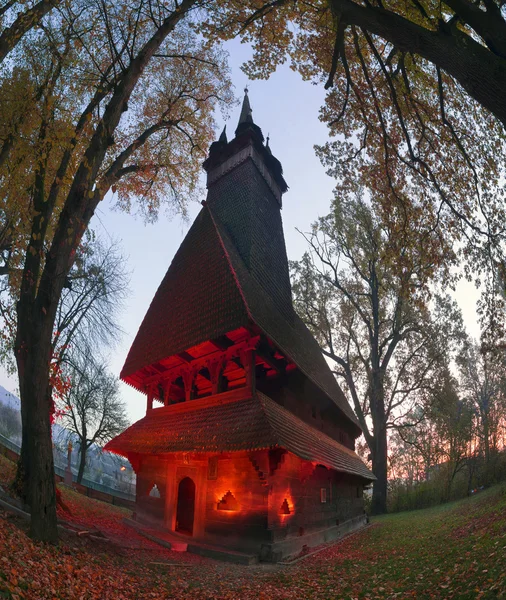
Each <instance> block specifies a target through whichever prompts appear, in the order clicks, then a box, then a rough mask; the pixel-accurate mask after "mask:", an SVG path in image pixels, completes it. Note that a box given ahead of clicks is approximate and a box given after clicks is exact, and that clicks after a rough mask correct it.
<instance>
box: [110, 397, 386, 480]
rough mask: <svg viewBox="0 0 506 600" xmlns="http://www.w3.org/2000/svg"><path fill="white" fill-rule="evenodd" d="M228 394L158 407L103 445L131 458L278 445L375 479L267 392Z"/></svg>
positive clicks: (342, 448)
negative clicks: (218, 399)
mask: <svg viewBox="0 0 506 600" xmlns="http://www.w3.org/2000/svg"><path fill="white" fill-rule="evenodd" d="M228 398H229V399H228V400H227V395H226V394H223V400H222V401H221V402H219V403H217V402H214V403H209V400H208V399H206V398H203V399H202V400H194V401H192V402H189V403H185V404H186V405H185V406H184V407H182V405H181V404H180V405H175V406H171V407H167V408H158V409H154V410H152V411H150V412H149V413H148V414H147V415H146V416H145V417H144V418H143V419H141V420H140V421H137V423H134V424H133V425H132V426H131V427H129V428H128V429H127V430H126V431H124V432H123V433H122V434H120V435H119V436H117V437H116V438H114V439H113V440H111V441H110V442H109V443H108V444H107V445H106V446H105V448H104V449H105V450H108V451H110V452H117V453H118V454H121V455H123V456H128V454H136V453H142V454H144V453H149V454H159V453H164V452H196V453H199V452H236V451H240V450H261V449H266V448H275V447H280V448H284V449H286V450H288V451H290V452H292V453H293V454H295V455H296V456H298V457H299V458H302V459H304V460H308V461H311V462H314V463H318V464H322V465H324V466H326V467H328V468H331V469H334V470H336V471H339V472H343V473H350V474H353V475H357V476H359V477H362V478H364V479H368V480H373V479H375V477H374V475H373V474H372V473H371V471H370V470H369V469H368V468H367V467H366V466H365V465H364V463H363V462H362V461H361V459H360V457H359V456H357V454H355V452H353V451H352V450H350V449H349V448H346V447H345V446H343V445H342V444H340V443H339V442H337V441H335V440H333V439H332V438H331V437H329V436H328V435H325V434H324V433H322V432H321V431H318V430H316V429H314V428H313V427H311V426H310V425H308V424H307V423H304V422H303V421H301V420H300V419H299V418H298V417H296V416H295V415H293V414H292V413H291V412H289V411H288V410H286V409H285V408H283V407H282V406H280V405H279V404H277V403H276V402H274V401H273V400H271V399H270V398H269V397H267V396H266V395H265V394H262V393H260V392H257V394H256V395H255V396H254V397H252V398H246V399H240V400H237V399H236V398H235V397H234V396H233V395H229V397H228ZM183 408H184V410H183Z"/></svg>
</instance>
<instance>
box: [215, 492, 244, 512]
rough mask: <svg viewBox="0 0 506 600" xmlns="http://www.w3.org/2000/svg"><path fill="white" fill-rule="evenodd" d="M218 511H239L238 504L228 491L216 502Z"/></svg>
mask: <svg viewBox="0 0 506 600" xmlns="http://www.w3.org/2000/svg"><path fill="white" fill-rule="evenodd" d="M217 508H218V510H239V504H238V503H237V500H236V499H235V496H234V494H232V492H231V491H230V490H229V491H228V492H227V493H226V494H225V495H224V496H223V498H222V499H221V500H220V501H219V502H218V507H217Z"/></svg>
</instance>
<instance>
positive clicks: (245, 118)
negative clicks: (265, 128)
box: [237, 87, 253, 127]
mask: <svg viewBox="0 0 506 600" xmlns="http://www.w3.org/2000/svg"><path fill="white" fill-rule="evenodd" d="M252 112H253V111H252V110H251V106H250V103H249V97H248V88H247V87H245V88H244V99H243V101H242V108H241V116H240V117H239V123H238V124H237V127H239V125H241V124H242V123H253V117H252V116H251V113H252Z"/></svg>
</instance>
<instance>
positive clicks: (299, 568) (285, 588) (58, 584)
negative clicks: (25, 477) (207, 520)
mask: <svg viewBox="0 0 506 600" xmlns="http://www.w3.org/2000/svg"><path fill="white" fill-rule="evenodd" d="M5 460H6V459H4V458H3V457H0V483H2V478H4V479H5V477H8V476H9V473H10V475H12V474H13V469H12V468H11V466H10V465H8V464H6V463H5ZM3 483H4V484H5V483H6V481H3ZM62 493H63V495H64V499H65V502H66V503H67V504H68V505H69V507H70V509H71V511H72V516H71V518H72V519H75V520H76V522H78V523H80V524H81V525H85V526H89V527H90V528H91V527H98V528H99V529H101V530H102V531H104V532H105V533H106V534H107V535H108V536H110V537H111V538H113V539H114V540H115V541H116V544H115V545H107V544H100V543H92V542H90V540H86V539H76V538H75V537H73V536H68V537H64V539H63V541H62V543H61V544H60V546H59V547H58V548H50V547H46V546H44V545H42V544H34V543H33V542H31V540H29V538H27V537H26V535H25V532H24V530H23V528H24V527H25V526H24V525H23V524H22V523H20V522H18V521H17V520H16V519H13V518H12V517H9V516H8V515H6V514H5V513H4V514H3V515H2V518H1V519H0V557H1V558H0V598H2V594H3V595H4V597H6V598H13V599H14V600H18V598H27V599H29V600H39V599H41V600H42V599H46V598H68V599H73V598H84V599H88V598H90V599H91V598H93V599H94V598H97V599H98V598H100V599H104V600H107V599H108V598H111V599H112V598H114V599H115V600H116V599H117V600H120V599H122V598H124V599H132V600H133V599H137V598H139V599H141V598H156V599H160V600H161V599H168V598H188V599H193V598H195V599H206V600H211V599H232V598H233V599H235V600H239V599H241V600H242V599H245V600H247V599H255V600H262V599H264V600H267V599H268V598H276V599H277V598H279V599H289V598H300V599H306V598H315V599H332V598H336V599H341V598H342V599H355V598H361V599H362V598H369V599H371V600H372V599H375V598H401V599H404V598H455V599H459V600H460V599H462V600H466V599H474V598H482V599H489V598H505V599H506V485H499V486H495V487H494V488H490V489H489V490H486V491H484V492H481V493H480V494H478V495H476V496H474V497H472V498H468V499H465V500H462V501H459V502H454V503H451V504H446V505H442V506H439V507H436V508H431V509H427V510H420V511H416V512H406V513H399V514H395V515H388V516H384V517H381V518H376V519H373V521H372V527H370V528H368V529H366V530H364V531H362V532H360V533H358V534H356V535H354V536H352V537H350V538H348V539H346V540H344V541H343V542H341V543H338V544H336V545H334V546H331V547H328V548H326V549H324V550H323V551H321V552H320V553H318V554H316V555H314V556H311V557H309V558H307V559H306V560H304V561H301V562H299V563H297V564H295V565H292V566H275V565H274V566H273V565H259V566H254V567H243V566H237V565H230V564H226V563H218V562H216V561H212V560H210V559H204V558H201V557H197V556H195V555H191V554H186V553H176V552H171V551H167V550H163V549H160V548H158V547H157V546H156V545H154V544H151V543H150V542H148V541H147V540H144V541H142V542H141V540H140V539H138V538H139V536H137V537H136V534H135V533H133V532H131V531H130V530H127V529H126V528H124V526H123V525H122V524H121V519H122V517H123V516H124V514H125V511H124V510H123V509H118V508H116V507H113V506H110V505H108V504H105V503H101V502H98V501H96V500H91V499H88V498H86V497H84V496H80V495H79V494H76V493H75V492H72V491H70V490H68V489H65V488H62ZM122 542H124V543H123V544H122ZM127 542H128V543H127ZM6 557H8V559H7V560H6ZM32 565H37V568H36V569H34V568H33V566H32Z"/></svg>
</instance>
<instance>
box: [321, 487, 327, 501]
mask: <svg viewBox="0 0 506 600" xmlns="http://www.w3.org/2000/svg"><path fill="white" fill-rule="evenodd" d="M320 502H322V503H323V502H327V488H320Z"/></svg>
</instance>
